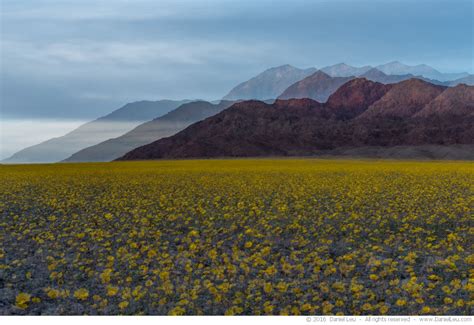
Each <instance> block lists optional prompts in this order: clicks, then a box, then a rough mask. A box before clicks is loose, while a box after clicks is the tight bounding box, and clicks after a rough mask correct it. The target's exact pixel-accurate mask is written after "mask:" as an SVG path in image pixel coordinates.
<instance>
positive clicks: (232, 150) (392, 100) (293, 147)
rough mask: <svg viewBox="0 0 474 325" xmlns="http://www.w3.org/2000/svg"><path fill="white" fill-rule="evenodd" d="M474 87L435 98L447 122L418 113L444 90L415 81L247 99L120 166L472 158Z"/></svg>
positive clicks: (139, 150) (351, 83)
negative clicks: (330, 157)
mask: <svg viewBox="0 0 474 325" xmlns="http://www.w3.org/2000/svg"><path fill="white" fill-rule="evenodd" d="M472 89H474V87H469V86H459V87H456V89H455V90H450V93H451V92H453V93H455V94H454V95H453V94H450V93H448V94H446V95H444V96H442V97H441V98H440V99H439V100H438V101H440V102H441V103H449V105H447V104H441V105H442V106H443V105H446V106H443V109H439V108H436V109H435V111H436V112H439V111H444V110H448V111H456V112H458V113H459V114H457V115H456V114H454V115H452V116H451V117H450V118H449V119H444V118H443V119H441V118H437V117H436V116H435V115H433V114H428V115H426V116H425V115H421V114H418V115H417V114H416V113H417V112H421V111H423V108H424V107H430V106H429V104H430V103H432V102H433V100H434V99H435V98H436V97H438V96H441V95H440V94H443V91H446V90H445V88H444V87H439V86H436V85H432V84H428V83H426V82H424V81H419V80H407V81H403V82H400V83H398V84H395V85H383V84H380V83H377V82H372V81H369V80H366V79H355V80H351V81H349V82H347V83H346V84H344V85H343V86H342V87H340V88H339V89H338V91H336V92H335V93H334V94H333V95H332V96H331V97H330V99H329V100H328V101H327V103H325V104H321V103H319V102H317V101H313V100H311V99H291V100H278V101H276V102H275V103H274V104H266V103H263V102H260V101H245V102H241V103H237V104H234V105H232V106H231V107H230V108H228V109H226V110H224V111H222V112H221V113H219V114H217V115H215V116H212V117H209V118H207V119H205V120H203V121H201V122H198V123H195V124H193V125H191V126H190V127H188V128H186V129H185V130H183V131H181V132H179V133H177V134H176V135H174V136H172V137H168V138H163V139H160V140H158V141H155V142H153V143H150V144H148V145H146V146H142V147H139V148H136V149H135V150H132V151H130V152H129V153H127V154H126V155H125V156H123V157H122V158H120V160H142V159H159V158H191V157H193V158H194V157H252V156H307V155H321V154H325V153H329V154H345V153H347V152H351V155H353V156H357V155H358V154H360V155H365V154H369V155H371V154H374V153H375V154H374V155H375V156H383V155H384V153H387V152H389V156H390V157H412V156H410V155H413V156H415V157H425V158H452V159H473V158H474V153H473V150H472V149H473V148H474V146H473V144H474V140H473V139H474V130H473V127H472V125H474V115H473V113H472V112H473V108H472V105H471V104H470V103H471V102H470V99H471V98H472V97H471V95H472V93H471V92H472ZM397 95H398V97H397ZM444 97H446V98H445V99H444ZM452 97H454V98H465V99H466V100H465V101H463V102H465V103H466V105H465V106H463V107H464V108H463V109H458V107H459V103H458V101H456V100H448V98H452ZM432 105H434V104H432ZM436 105H438V104H436ZM436 105H434V106H436ZM444 107H445V108H444ZM427 110H428V108H427ZM364 116H365V117H364ZM363 117H364V118H363Z"/></svg>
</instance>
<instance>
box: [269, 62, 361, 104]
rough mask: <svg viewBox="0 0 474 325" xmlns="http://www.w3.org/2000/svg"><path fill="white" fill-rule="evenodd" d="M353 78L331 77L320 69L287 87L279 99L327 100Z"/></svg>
mask: <svg viewBox="0 0 474 325" xmlns="http://www.w3.org/2000/svg"><path fill="white" fill-rule="evenodd" d="M353 78H354V77H331V76H329V75H328V74H326V73H324V72H323V71H322V70H319V71H317V72H315V73H313V74H312V75H310V76H309V77H306V78H304V79H303V80H300V81H298V82H296V83H294V84H293V85H291V86H290V87H288V88H287V89H285V91H284V92H283V93H282V94H281V95H280V96H278V99H292V98H310V99H314V100H316V101H318V102H325V101H326V100H327V99H328V97H329V96H330V95H331V94H332V93H333V92H335V91H336V90H337V89H338V88H339V87H340V86H342V85H343V84H345V83H346V82H347V81H349V80H351V79H353Z"/></svg>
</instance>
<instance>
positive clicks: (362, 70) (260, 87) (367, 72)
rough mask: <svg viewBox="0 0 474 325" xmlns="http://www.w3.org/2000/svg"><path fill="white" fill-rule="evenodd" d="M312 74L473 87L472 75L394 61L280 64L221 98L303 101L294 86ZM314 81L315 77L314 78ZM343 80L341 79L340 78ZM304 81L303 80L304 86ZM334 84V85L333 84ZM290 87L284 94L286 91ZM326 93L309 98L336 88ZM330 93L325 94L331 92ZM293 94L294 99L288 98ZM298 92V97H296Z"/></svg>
mask: <svg viewBox="0 0 474 325" xmlns="http://www.w3.org/2000/svg"><path fill="white" fill-rule="evenodd" d="M316 72H323V73H324V74H325V75H328V76H330V77H333V78H339V77H343V78H356V77H364V78H367V79H369V80H373V81H378V82H382V83H395V82H400V81H402V80H407V79H411V78H418V79H423V80H426V81H429V82H431V83H434V84H440V85H445V86H456V85H458V84H460V83H465V84H468V85H474V75H470V74H468V73H465V72H463V73H441V72H439V71H438V70H436V69H434V68H432V67H430V66H427V65H424V64H421V65H415V66H410V65H406V64H402V63H400V62H398V61H394V62H390V63H386V64H382V65H378V66H376V67H372V66H369V65H367V66H363V67H354V66H351V65H348V64H345V63H338V64H335V65H331V66H326V67H323V68H321V69H320V70H317V69H316V68H309V69H304V70H302V69H298V68H295V67H292V66H290V65H283V66H279V67H274V68H271V69H268V70H266V71H264V72H262V73H261V74H259V75H257V76H256V77H254V78H252V79H250V80H248V81H245V82H243V83H241V84H239V85H238V86H237V87H235V88H233V89H232V90H231V91H230V92H229V94H228V95H226V96H224V99H233V100H235V99H258V100H266V99H274V98H278V97H280V98H304V96H303V94H302V93H303V92H302V91H300V92H298V88H299V87H303V88H304V86H303V85H295V83H298V82H302V81H303V79H305V78H307V77H310V76H311V75H313V74H314V73H316ZM314 79H318V78H314ZM340 80H343V79H340ZM306 82H308V80H306V81H305V82H304V83H306ZM335 84H337V82H335ZM290 87H292V90H289V91H288V92H287V93H286V94H285V92H286V90H287V89H288V88H290ZM321 87H322V88H325V89H326V90H325V91H323V92H322V93H321V94H318V95H317V96H316V95H313V96H312V97H309V98H313V99H315V100H325V99H327V97H328V96H329V95H330V94H331V93H332V92H334V91H335V90H336V89H337V88H336V89H334V87H331V86H330V85H327V86H323V85H322V86H321ZM331 89H332V91H329V90H331ZM292 93H295V95H297V96H296V97H292V96H290V94H292ZM298 93H299V94H300V95H298Z"/></svg>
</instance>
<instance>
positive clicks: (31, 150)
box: [3, 100, 188, 163]
mask: <svg viewBox="0 0 474 325" xmlns="http://www.w3.org/2000/svg"><path fill="white" fill-rule="evenodd" d="M186 102H188V101H174V100H160V101H139V102H134V103H129V104H126V105H125V106H123V107H121V108H119V109H117V110H115V111H113V112H112V113H110V114H108V115H106V116H103V117H100V118H98V119H96V120H94V121H91V122H88V123H86V124H83V125H81V126H79V127H78V128H76V129H75V130H73V131H71V132H69V133H67V134H65V135H63V136H61V137H58V138H52V139H49V140H47V141H44V142H41V143H39V144H37V145H34V146H31V147H27V148H25V149H22V150H20V151H18V152H17V153H15V154H13V155H12V156H11V157H9V158H7V159H5V160H3V162H4V163H47V162H57V161H61V160H63V159H65V158H67V157H69V156H70V155H71V154H73V153H75V152H77V151H79V150H81V149H83V148H86V147H89V146H91V145H94V144H96V143H99V142H102V141H104V140H106V139H110V138H115V137H117V136H119V135H121V134H124V133H125V132H127V131H129V130H131V129H133V128H134V127H135V126H137V125H140V124H142V123H143V122H146V121H149V120H151V119H153V118H155V117H158V116H161V115H163V114H166V113H167V112H169V111H171V110H173V109H175V108H176V107H178V106H180V105H181V104H183V103H186Z"/></svg>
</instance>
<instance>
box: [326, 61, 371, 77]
mask: <svg viewBox="0 0 474 325" xmlns="http://www.w3.org/2000/svg"><path fill="white" fill-rule="evenodd" d="M370 69H372V67H371V66H370V65H366V66H363V67H353V66H351V65H348V64H345V63H338V64H334V65H330V66H327V67H324V68H321V71H323V72H324V73H326V74H328V75H330V76H331V77H350V76H356V77H357V76H360V75H362V74H364V73H366V72H367V71H369V70H370Z"/></svg>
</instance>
